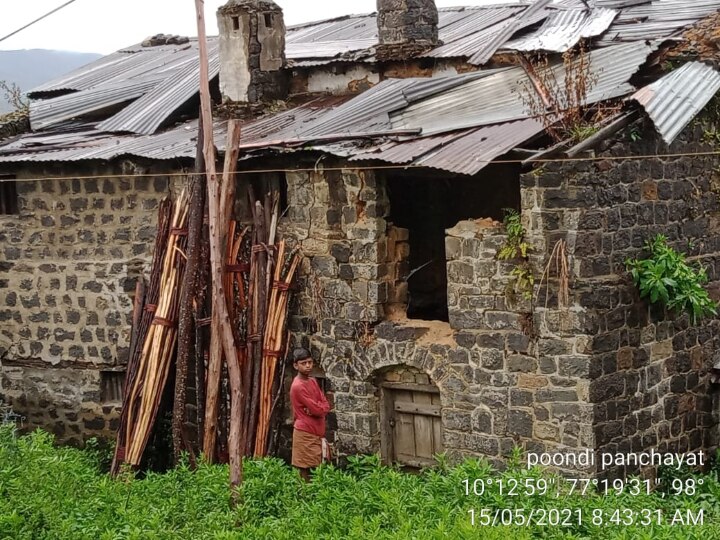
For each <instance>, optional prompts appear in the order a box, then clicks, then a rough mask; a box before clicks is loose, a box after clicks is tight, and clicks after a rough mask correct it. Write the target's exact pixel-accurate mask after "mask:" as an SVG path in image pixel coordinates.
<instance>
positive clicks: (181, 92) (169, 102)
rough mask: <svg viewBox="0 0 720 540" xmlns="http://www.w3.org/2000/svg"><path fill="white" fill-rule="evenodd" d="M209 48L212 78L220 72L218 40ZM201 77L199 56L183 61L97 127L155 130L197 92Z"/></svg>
mask: <svg viewBox="0 0 720 540" xmlns="http://www.w3.org/2000/svg"><path fill="white" fill-rule="evenodd" d="M209 49H210V50H212V51H213V54H210V50H209V51H208V55H209V56H210V61H209V76H210V79H213V78H214V77H216V76H217V74H218V73H219V72H220V58H219V56H218V54H217V43H214V44H212V45H211V46H210V47H209ZM199 80H200V61H199V58H195V60H194V61H187V62H184V63H183V64H182V65H181V66H177V68H176V69H175V70H174V72H173V73H172V74H171V75H170V76H169V77H167V78H166V79H165V80H163V81H162V82H161V83H160V84H158V85H157V86H156V87H155V88H154V89H153V90H151V91H150V92H148V93H147V94H145V95H144V96H143V97H141V98H140V99H138V100H137V101H134V102H133V103H132V104H130V105H128V106H127V107H125V109H123V110H122V111H120V112H119V113H117V114H116V115H114V116H112V117H111V118H109V119H107V120H105V121H104V122H102V123H101V124H100V125H99V126H98V128H99V129H101V130H104V131H113V132H117V131H121V132H122V131H129V132H131V133H139V134H142V135H148V134H150V133H155V131H156V130H157V129H158V128H159V127H160V126H161V125H162V124H163V123H164V122H165V121H166V120H167V119H168V118H170V116H172V114H173V113H174V112H175V111H177V110H178V109H179V108H180V107H182V106H183V105H184V104H185V103H186V102H187V101H188V100H190V99H191V98H192V97H194V96H195V95H196V94H197V93H198V87H199V86H198V85H199V82H198V81H199Z"/></svg>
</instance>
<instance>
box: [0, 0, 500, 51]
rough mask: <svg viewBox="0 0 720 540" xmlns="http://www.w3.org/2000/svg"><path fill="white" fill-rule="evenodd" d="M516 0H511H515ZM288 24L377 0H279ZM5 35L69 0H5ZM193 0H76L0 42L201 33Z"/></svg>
mask: <svg viewBox="0 0 720 540" xmlns="http://www.w3.org/2000/svg"><path fill="white" fill-rule="evenodd" d="M510 1H512V0H510ZM225 2H226V0H205V8H206V20H207V28H208V34H209V35H213V34H216V33H217V24H216V21H215V10H216V9H217V8H218V7H219V6H221V5H223V4H224V3H225ZM276 2H277V3H278V4H279V5H280V6H281V7H282V8H283V10H284V12H285V24H288V25H290V24H297V23H302V22H308V21H316V20H321V19H326V18H329V17H336V16H339V15H347V14H349V13H371V12H373V11H375V5H376V4H375V0H276ZM0 3H1V5H0V37H2V36H5V35H6V34H9V33H10V32H12V31H14V30H17V29H18V28H20V27H21V26H23V25H25V24H27V23H28V22H30V21H32V20H33V19H35V18H37V17H39V16H41V15H43V14H44V13H47V12H48V11H50V10H52V9H53V8H55V7H57V6H59V5H61V4H63V3H65V0H0ZM436 3H437V5H438V7H446V6H455V5H487V4H499V3H506V2H505V1H504V0H465V1H463V0H437V2H436ZM196 28H197V26H196V22H195V3H194V0H121V1H111V0H76V1H75V3H73V4H70V5H69V6H67V7H66V8H64V9H62V10H60V11H58V12H57V13H55V14H53V15H51V16H50V17H48V18H47V19H45V20H43V21H41V22H39V23H37V24H35V25H34V26H32V27H30V28H28V29H27V30H24V31H22V32H21V33H19V34H17V35H16V36H13V37H11V38H9V39H7V40H5V41H2V42H0V49H3V50H13V49H59V50H65V51H78V52H96V53H103V54H107V53H110V52H113V51H115V50H117V49H120V48H122V47H126V46H128V45H133V44H135V43H138V42H140V41H142V40H143V39H145V38H146V37H148V36H151V35H154V34H159V33H164V34H180V35H185V36H194V35H197V30H196Z"/></svg>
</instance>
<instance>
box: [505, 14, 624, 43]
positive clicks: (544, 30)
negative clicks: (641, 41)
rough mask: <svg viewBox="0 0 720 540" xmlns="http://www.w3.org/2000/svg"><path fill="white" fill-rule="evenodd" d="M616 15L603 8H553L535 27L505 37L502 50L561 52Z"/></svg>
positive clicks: (596, 32)
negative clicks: (527, 32)
mask: <svg viewBox="0 0 720 540" xmlns="http://www.w3.org/2000/svg"><path fill="white" fill-rule="evenodd" d="M616 15H617V11H615V10H612V9H604V8H596V9H593V10H591V11H589V10H586V9H568V10H556V11H555V12H554V13H553V14H552V15H550V16H549V17H548V18H547V19H545V22H544V23H543V24H542V26H541V27H540V28H538V29H537V30H536V31H534V32H530V33H529V34H527V35H524V36H522V37H519V38H517V39H513V40H510V41H508V42H507V43H505V45H503V46H502V50H512V51H553V52H565V51H567V50H569V49H570V48H571V47H574V46H575V45H576V44H577V43H578V42H579V41H580V40H581V39H583V38H591V37H595V36H599V35H600V34H602V33H603V32H604V31H605V30H607V29H608V27H609V26H610V24H611V23H612V21H613V19H615V16H616Z"/></svg>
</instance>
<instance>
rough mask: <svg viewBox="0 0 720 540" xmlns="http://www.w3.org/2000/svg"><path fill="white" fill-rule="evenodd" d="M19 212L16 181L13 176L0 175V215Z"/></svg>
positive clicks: (10, 214) (11, 214) (12, 214)
mask: <svg viewBox="0 0 720 540" xmlns="http://www.w3.org/2000/svg"><path fill="white" fill-rule="evenodd" d="M17 214H19V207H18V194H17V182H16V181H15V177H14V176H0V215H2V216H14V215H17Z"/></svg>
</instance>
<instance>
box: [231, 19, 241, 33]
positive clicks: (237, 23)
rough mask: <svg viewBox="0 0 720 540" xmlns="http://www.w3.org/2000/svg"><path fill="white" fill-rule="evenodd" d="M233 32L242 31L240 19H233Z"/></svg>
mask: <svg viewBox="0 0 720 540" xmlns="http://www.w3.org/2000/svg"><path fill="white" fill-rule="evenodd" d="M232 26H233V30H240V17H232Z"/></svg>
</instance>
